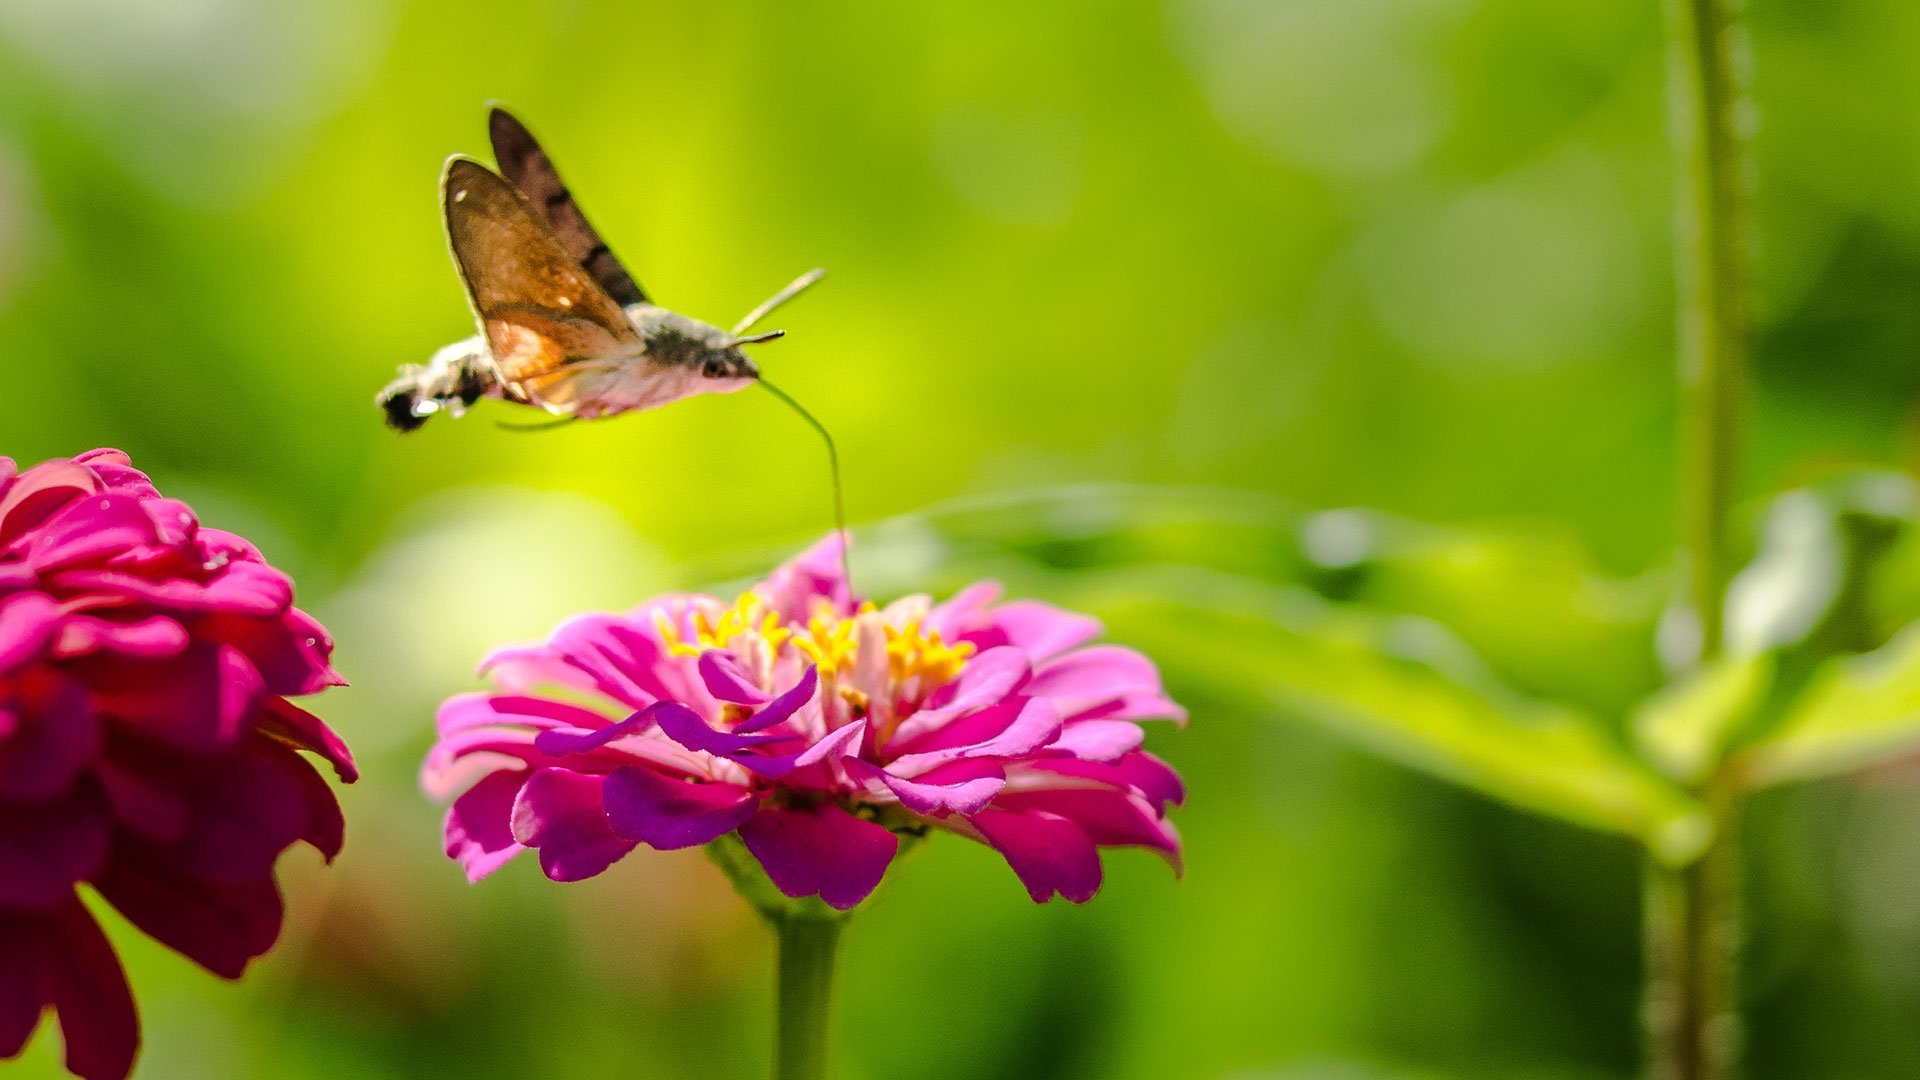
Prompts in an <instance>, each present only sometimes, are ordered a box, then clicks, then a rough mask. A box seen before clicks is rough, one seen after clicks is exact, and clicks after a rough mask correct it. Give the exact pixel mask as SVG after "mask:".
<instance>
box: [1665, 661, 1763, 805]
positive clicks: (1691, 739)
mask: <svg viewBox="0 0 1920 1080" xmlns="http://www.w3.org/2000/svg"><path fill="white" fill-rule="evenodd" d="M1773 670H1774V659H1773V656H1772V654H1760V655H1757V656H1731V657H1725V658H1722V659H1720V660H1717V661H1715V662H1714V663H1712V664H1710V665H1708V666H1707V667H1706V668H1705V669H1703V670H1701V671H1697V672H1694V673H1693V674H1690V675H1687V676H1683V677H1682V679H1681V681H1679V682H1677V683H1674V684H1672V685H1670V686H1668V687H1667V688H1665V689H1663V690H1661V691H1660V692H1659V693H1658V694H1655V695H1654V696H1653V697H1651V698H1648V699H1647V700H1646V702H1644V703H1643V704H1642V705H1641V706H1640V707H1639V708H1638V709H1636V710H1634V716H1633V734H1634V741H1635V743H1636V744H1637V745H1638V746H1639V748H1640V753H1641V756H1642V757H1644V758H1646V759H1647V760H1648V761H1650V762H1652V763H1653V765H1654V766H1655V767H1656V768H1658V769H1659V770H1660V771H1661V772H1663V773H1665V774H1666V775H1667V776H1668V777H1670V778H1671V779H1673V780H1674V781H1676V782H1677V783H1680V784H1684V785H1687V786H1689V787H1694V786H1698V785H1700V784H1702V783H1704V782H1706V780H1707V779H1708V778H1709V777H1710V776H1711V775H1712V773H1713V771H1714V768H1715V767H1716V766H1717V765H1719V764H1720V761H1721V758H1722V756H1723V755H1724V754H1725V751H1726V748H1727V745H1728V743H1729V742H1730V741H1732V739H1733V737H1734V735H1735V733H1737V732H1738V731H1739V730H1740V729H1741V727H1742V726H1743V725H1744V724H1745V723H1746V722H1747V719H1748V718H1749V717H1751V716H1753V715H1754V713H1755V712H1756V711H1758V710H1759V709H1761V708H1762V707H1763V706H1765V704H1766V703H1767V693H1768V690H1769V689H1770V688H1771V686H1772V683H1773Z"/></svg>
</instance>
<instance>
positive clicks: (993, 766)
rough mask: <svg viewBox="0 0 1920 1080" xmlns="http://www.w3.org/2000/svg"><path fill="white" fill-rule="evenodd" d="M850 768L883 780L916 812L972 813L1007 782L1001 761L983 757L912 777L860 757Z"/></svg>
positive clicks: (861, 775)
mask: <svg viewBox="0 0 1920 1080" xmlns="http://www.w3.org/2000/svg"><path fill="white" fill-rule="evenodd" d="M847 769H848V771H849V772H851V773H852V774H853V775H855V776H857V777H860V778H863V779H869V780H873V781H875V782H877V783H879V784H880V785H881V786H882V787H884V788H886V790H887V791H889V792H892V793H893V795H894V797H895V798H897V799H899V800H900V805H902V806H904V807H906V808H907V809H909V810H912V811H913V812H914V813H916V814H930V815H942V814H972V813H975V812H977V811H979V810H980V809H981V808H983V807H985V806H986V805H987V804H988V803H990V802H992V801H993V797H994V796H995V795H998V794H999V793H1000V791H1001V789H1003V788H1005V787H1006V784H1007V777H1006V772H1005V770H1003V769H1002V768H1001V767H1000V764H999V763H998V762H995V761H987V760H983V759H980V758H970V759H963V760H960V761H952V762H948V763H946V764H943V765H936V766H934V767H933V768H931V769H928V770H927V771H925V772H923V773H921V774H919V775H918V776H915V777H914V778H912V779H910V780H909V779H906V778H903V777H899V776H895V775H894V774H893V773H891V772H889V771H888V770H886V769H883V768H881V767H879V766H878V765H872V764H869V763H868V762H865V761H861V760H859V759H857V758H855V759H851V760H849V761H848V762H847Z"/></svg>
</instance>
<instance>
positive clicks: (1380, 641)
mask: <svg viewBox="0 0 1920 1080" xmlns="http://www.w3.org/2000/svg"><path fill="white" fill-rule="evenodd" d="M1100 591H1102V592H1104V593H1105V594H1106V595H1105V598H1102V597H1101V596H1090V597H1084V598H1083V599H1084V600H1085V601H1086V602H1087V603H1088V604H1089V606H1091V607H1093V608H1094V609H1095V610H1098V611H1100V612H1101V613H1102V614H1103V615H1104V616H1105V617H1106V618H1107V619H1108V621H1109V623H1110V624H1111V625H1112V626H1113V629H1114V632H1115V635H1116V636H1117V637H1119V638H1120V639H1122V640H1125V641H1127V642H1129V643H1130V644H1134V645H1138V646H1141V647H1143V648H1145V649H1147V650H1148V651H1149V652H1150V653H1151V654H1152V655H1153V656H1154V657H1155V658H1156V659H1157V660H1159V661H1161V662H1162V663H1164V664H1166V665H1167V666H1168V667H1169V669H1171V670H1174V671H1177V672H1181V673H1185V674H1188V675H1190V676H1194V677H1200V678H1205V679H1206V680H1207V681H1208V688H1209V690H1211V691H1213V692H1216V693H1221V694H1227V695H1242V696H1246V697H1250V698H1253V699H1255V700H1256V701H1258V702H1260V703H1262V704H1265V705H1269V706H1278V707H1280V708H1282V709H1285V710H1287V711H1292V712H1296V713H1299V714H1302V715H1305V716H1309V717H1312V718H1314V719H1316V720H1319V721H1322V722H1324V723H1326V724H1328V725H1329V726H1331V727H1332V728H1333V729H1334V730H1336V731H1338V732H1340V733H1341V734H1343V735H1346V736H1348V737H1350V738H1353V739H1355V740H1356V741H1358V742H1360V743H1362V744H1363V745H1365V746H1367V747H1368V748H1370V749H1372V750H1373V751H1374V752H1376V753H1379V754H1381V755H1383V756H1385V757H1388V758H1392V759H1394V760H1397V761H1400V762H1402V763H1404V764H1407V765H1410V766H1412V767H1414V768H1417V769H1420V770H1422V771H1425V772H1428V773H1431V774H1433V775H1435V776H1438V777H1441V778H1442V779H1445V780H1449V781H1452V782H1453V783H1456V784H1460V785H1461V786H1464V787H1468V788H1472V789H1473V790H1475V791H1478V792H1480V793H1482V794H1485V795H1488V796H1491V797H1493V798H1495V799H1499V800H1501V801H1502V802H1506V803H1508V804H1510V805H1513V806H1515V807H1518V808H1521V809H1524V810H1529V811H1532V812H1534V813H1537V814H1542V815H1545V816H1548V817H1553V818H1558V819H1560V820H1562V821H1566V822H1569V823H1572V824H1575V825H1580V826H1583V827H1586V828H1591V829H1599V830H1603V831H1609V832H1616V833H1622V834H1625V835H1627V836H1631V837H1634V838H1635V839H1637V840H1639V841H1641V842H1642V843H1644V844H1645V845H1646V846H1647V847H1648V848H1649V849H1650V850H1652V851H1653V852H1654V853H1655V854H1656V855H1657V856H1658V857H1660V858H1662V859H1665V860H1668V861H1672V862H1685V861H1687V860H1689V859H1691V858H1692V857H1693V856H1695V855H1696V854H1697V853H1698V852H1699V850H1700V849H1701V847H1702V846H1703V845H1704V843H1705V841H1706V839H1707V835H1708V830H1709V828H1710V826H1709V825H1708V823H1707V819H1706V817H1705V815H1704V814H1703V813H1702V812H1701V810H1700V808H1699V807H1698V806H1697V805H1696V804H1695V803H1694V801H1693V800H1692V798H1691V797H1689V796H1688V795H1687V794H1686V793H1685V792H1683V791H1681V790H1680V789H1679V788H1677V787H1676V786H1674V785H1673V784H1671V783H1669V782H1667V781H1666V780H1664V779H1663V778H1661V777H1660V776H1659V775H1658V774H1656V773H1655V772H1654V771H1653V770H1651V769H1650V768H1648V767H1647V766H1645V765H1644V764H1642V763H1641V762H1639V761H1637V760H1635V759H1634V758H1633V757H1632V756H1631V755H1630V754H1629V753H1627V752H1626V750H1625V749H1623V748H1622V747H1620V746H1618V745H1617V744H1616V743H1614V742H1613V741H1612V740H1611V739H1610V738H1609V736H1608V735H1607V733H1606V732H1605V731H1604V730H1603V729H1602V728H1601V727H1600V726H1599V724H1598V723H1596V722H1595V721H1594V720H1593V719H1592V718H1591V717H1589V716H1587V715H1585V714H1583V713H1580V712H1578V711H1576V710H1574V709H1571V708H1568V707H1566V706H1563V705H1559V704H1554V703H1548V702H1541V701H1534V700H1529V699H1526V698H1523V697H1521V696H1520V695H1518V694H1515V693H1513V692H1512V691H1511V690H1509V689H1507V688H1506V687H1503V686H1501V685H1500V684H1499V683H1498V682H1497V681H1495V680H1494V679H1493V678H1492V677H1491V676H1490V675H1489V674H1488V673H1487V671H1486V669H1485V668H1484V666H1483V665H1482V663H1481V661H1480V660H1479V658H1478V656H1477V655H1475V654H1474V653H1473V652H1472V650H1471V649H1469V648H1468V647H1467V646H1466V645H1464V644H1463V643H1462V642H1461V641H1460V640H1459V639H1458V638H1457V637H1455V636H1454V635H1453V634H1452V633H1451V632H1450V631H1448V630H1447V629H1446V628H1445V627H1443V626H1441V625H1440V624H1438V623H1436V622H1433V621H1432V620H1428V619H1424V618H1418V617H1409V616H1401V617H1395V618H1381V617H1378V616H1372V615H1366V614H1362V613H1358V612H1353V611H1341V610H1339V609H1337V608H1335V607H1334V606H1332V605H1329V604H1327V603H1325V602H1324V601H1321V600H1319V599H1317V598H1315V597H1313V596H1311V595H1310V594H1308V593H1306V592H1304V591H1302V590H1293V589H1276V588H1273V587H1271V586H1265V585H1262V584H1261V583H1258V582H1252V581H1246V580H1244V579H1235V578H1231V577H1228V576H1226V575H1216V574H1204V573H1197V572H1194V571H1191V570H1179V571H1167V572H1161V573H1158V574H1152V575H1149V574H1145V573H1130V574H1124V575H1108V576H1106V577H1105V578H1104V579H1103V584H1102V586H1101V588H1100ZM1158 597H1178V598H1179V599H1178V600H1165V599H1156V598H1158Z"/></svg>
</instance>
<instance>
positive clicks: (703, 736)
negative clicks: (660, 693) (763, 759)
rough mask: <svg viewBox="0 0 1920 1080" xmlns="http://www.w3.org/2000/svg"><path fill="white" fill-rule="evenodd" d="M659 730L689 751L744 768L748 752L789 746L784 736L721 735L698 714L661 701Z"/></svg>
mask: <svg viewBox="0 0 1920 1080" xmlns="http://www.w3.org/2000/svg"><path fill="white" fill-rule="evenodd" d="M655 719H656V720H658V721H659V723H660V730H661V732H663V733H664V734H665V735H666V736H667V737H668V738H670V739H672V740H673V741H674V742H677V743H679V744H680V745H681V746H684V747H686V748H687V749H689V750H700V751H704V752H706V753H709V754H713V755H715V756H718V757H724V758H733V759H736V760H739V761H740V762H741V764H743V765H744V764H746V760H745V759H746V758H749V757H752V756H753V755H752V754H751V753H749V751H753V750H758V749H760V748H761V747H765V746H769V745H772V744H776V743H791V742H793V741H794V736H792V735H788V734H772V735H756V734H745V735H742V734H739V733H736V732H729V731H721V730H719V729H717V728H715V727H714V726H713V725H711V724H709V723H707V722H706V721H705V720H702V719H701V718H700V716H699V714H697V713H695V712H694V711H693V710H692V709H689V708H687V707H686V706H685V705H682V704H680V703H679V702H677V701H663V702H661V703H660V711H659V712H658V713H657V714H656V715H655Z"/></svg>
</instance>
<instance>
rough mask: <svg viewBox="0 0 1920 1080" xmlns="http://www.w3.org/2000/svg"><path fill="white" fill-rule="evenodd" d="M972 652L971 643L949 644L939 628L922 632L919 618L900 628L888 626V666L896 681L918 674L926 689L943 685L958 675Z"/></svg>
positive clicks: (921, 683)
mask: <svg viewBox="0 0 1920 1080" xmlns="http://www.w3.org/2000/svg"><path fill="white" fill-rule="evenodd" d="M972 655H973V644H972V643H971V642H966V641H962V642H960V643H959V644H957V645H948V644H947V643H946V642H944V641H941V640H940V631H938V630H934V631H931V632H929V633H926V634H922V633H921V632H920V623H919V622H918V621H917V620H916V621H914V622H910V623H908V624H907V625H906V626H904V627H901V628H900V629H898V630H896V629H894V628H893V627H891V626H889V627H887V669H888V672H889V674H891V675H892V676H893V681H894V682H895V683H902V682H905V681H907V680H908V679H911V678H915V677H918V678H919V679H920V685H921V687H922V688H923V689H928V688H932V687H935V686H942V685H944V684H946V683H950V682H952V681H953V680H954V679H956V678H958V677H959V675H960V669H961V668H963V667H965V666H966V665H967V658H968V657H970V656H972Z"/></svg>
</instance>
